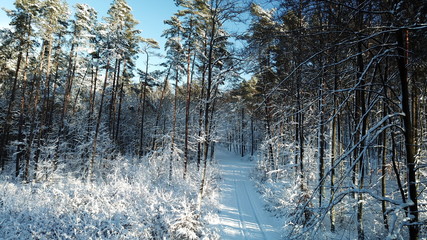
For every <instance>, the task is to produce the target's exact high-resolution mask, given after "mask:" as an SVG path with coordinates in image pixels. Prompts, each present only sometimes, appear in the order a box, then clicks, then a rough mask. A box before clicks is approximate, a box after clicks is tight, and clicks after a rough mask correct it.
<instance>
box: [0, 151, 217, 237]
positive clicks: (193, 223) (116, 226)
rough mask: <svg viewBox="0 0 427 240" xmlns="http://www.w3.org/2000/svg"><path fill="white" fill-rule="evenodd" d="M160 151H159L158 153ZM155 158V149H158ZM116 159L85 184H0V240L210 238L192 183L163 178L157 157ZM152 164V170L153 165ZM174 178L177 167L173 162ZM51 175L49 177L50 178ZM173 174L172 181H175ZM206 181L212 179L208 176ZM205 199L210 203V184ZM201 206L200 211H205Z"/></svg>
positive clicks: (68, 178)
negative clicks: (100, 173) (197, 204)
mask: <svg viewBox="0 0 427 240" xmlns="http://www.w3.org/2000/svg"><path fill="white" fill-rule="evenodd" d="M163 150H164V151H165V152H166V151H167V150H165V149H163ZM159 151H160V150H159ZM157 153H158V154H150V155H147V157H145V158H126V157H121V156H117V157H116V158H115V159H112V160H110V161H109V162H108V164H109V167H108V168H105V169H103V171H104V172H103V174H102V175H98V178H97V179H96V180H94V181H93V182H87V180H85V179H83V178H77V177H75V175H74V174H69V175H63V174H62V173H61V174H62V175H61V176H65V177H60V176H59V175H56V176H54V177H52V178H49V180H48V181H40V182H30V183H20V182H16V181H14V180H12V179H10V178H6V177H2V178H1V179H0V236H2V239H90V238H91V239H196V237H197V239H198V238H206V239H209V238H210V236H215V232H214V230H212V229H210V228H209V227H208V226H207V225H206V221H205V220H204V217H205V215H207V214H211V213H212V212H213V211H214V208H213V207H207V208H204V210H203V211H202V212H201V213H196V212H195V211H194V209H196V207H195V206H196V204H195V200H194V199H196V196H197V191H198V180H199V176H198V173H197V171H196V170H195V169H192V168H191V169H189V172H190V173H192V174H189V176H188V177H187V179H186V180H183V179H182V175H181V174H175V175H174V176H173V178H172V179H171V180H170V179H169V177H168V176H167V174H168V172H169V171H166V173H164V174H159V169H160V168H161V167H163V168H164V169H168V170H169V159H170V158H165V155H166V154H164V155H162V154H160V153H161V152H157ZM154 162H156V164H153V163H154ZM172 163H173V165H172V167H173V168H174V169H173V170H174V171H177V172H179V171H181V170H180V167H179V166H180V165H182V163H181V162H178V161H173V162H172ZM53 174H55V173H53ZM178 175H179V176H178ZM211 177H212V176H211ZM210 182H211V181H208V188H209V189H210V191H206V194H208V195H207V196H206V199H210V200H209V201H215V200H216V197H212V198H211V196H209V194H211V195H214V194H215V191H216V190H215V189H213V187H214V185H210ZM209 201H207V202H206V204H212V202H209Z"/></svg>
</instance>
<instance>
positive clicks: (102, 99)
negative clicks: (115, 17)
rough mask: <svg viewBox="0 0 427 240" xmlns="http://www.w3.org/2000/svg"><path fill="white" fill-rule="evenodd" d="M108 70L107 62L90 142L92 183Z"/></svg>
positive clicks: (90, 177) (90, 175)
mask: <svg viewBox="0 0 427 240" xmlns="http://www.w3.org/2000/svg"><path fill="white" fill-rule="evenodd" d="M109 69H110V61H109V60H108V61H107V65H106V67H105V77H104V85H103V87H102V92H101V102H100V104H99V110H98V118H97V120H96V127H95V136H94V137H93V142H92V156H91V158H90V162H89V169H88V175H87V177H88V181H92V178H93V169H94V165H95V157H96V146H97V141H98V135H99V127H100V126H101V117H102V108H103V105H104V96H105V89H106V88H107V80H108V71H109Z"/></svg>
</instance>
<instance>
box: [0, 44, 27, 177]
mask: <svg viewBox="0 0 427 240" xmlns="http://www.w3.org/2000/svg"><path fill="white" fill-rule="evenodd" d="M22 56H23V51H22V50H21V51H19V55H18V61H17V63H16V69H15V76H14V78H13V85H12V92H11V94H10V98H9V104H8V107H7V113H6V120H5V122H4V125H3V134H2V137H1V140H0V159H1V160H0V162H1V163H0V172H1V171H3V169H4V165H5V161H6V157H7V154H6V153H7V150H6V145H7V144H8V142H9V134H10V133H9V130H10V127H11V125H12V108H13V104H14V102H15V96H16V87H17V85H18V77H19V72H20V70H21V62H22Z"/></svg>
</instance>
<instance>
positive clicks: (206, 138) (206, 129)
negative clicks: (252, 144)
mask: <svg viewBox="0 0 427 240" xmlns="http://www.w3.org/2000/svg"><path fill="white" fill-rule="evenodd" d="M211 21H212V22H211V29H210V30H211V31H210V36H209V51H208V64H207V70H208V76H207V77H208V78H207V85H206V97H205V110H204V127H203V134H204V139H203V170H202V179H201V183H200V188H199V194H198V201H197V210H198V211H200V210H201V207H202V200H203V194H204V190H205V182H206V172H207V161H208V151H209V145H210V142H211V139H210V137H211V136H210V132H209V123H210V122H209V111H210V103H211V91H212V82H213V60H214V59H213V50H214V47H215V36H216V34H215V33H216V27H217V26H216V15H214V16H212V18H211ZM212 114H213V113H212Z"/></svg>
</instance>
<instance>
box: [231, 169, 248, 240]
mask: <svg viewBox="0 0 427 240" xmlns="http://www.w3.org/2000/svg"><path fill="white" fill-rule="evenodd" d="M233 173H234V171H233ZM234 174H235V173H234ZM234 189H237V180H236V178H234ZM234 196H236V200H237V210H238V211H239V219H240V221H239V225H240V227H241V229H240V230H241V232H242V234H243V237H244V238H245V239H248V237H247V236H246V224H245V221H244V220H243V216H242V206H241V204H240V198H239V195H238V194H237V191H234Z"/></svg>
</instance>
